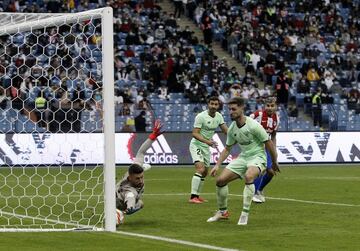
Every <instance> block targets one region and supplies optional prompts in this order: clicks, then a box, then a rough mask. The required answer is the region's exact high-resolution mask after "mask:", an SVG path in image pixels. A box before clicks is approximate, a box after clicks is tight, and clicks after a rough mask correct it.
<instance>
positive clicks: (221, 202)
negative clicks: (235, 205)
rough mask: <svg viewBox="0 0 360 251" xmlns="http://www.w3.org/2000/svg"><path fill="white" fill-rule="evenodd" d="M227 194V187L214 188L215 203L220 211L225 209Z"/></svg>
mask: <svg viewBox="0 0 360 251" xmlns="http://www.w3.org/2000/svg"><path fill="white" fill-rule="evenodd" d="M228 194H229V187H228V186H227V185H225V186H222V187H219V186H216V197H217V203H218V207H219V209H220V210H226V209H227V197H228Z"/></svg>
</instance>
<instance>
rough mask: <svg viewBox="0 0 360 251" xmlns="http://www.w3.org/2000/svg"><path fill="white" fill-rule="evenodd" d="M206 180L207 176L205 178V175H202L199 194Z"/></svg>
mask: <svg viewBox="0 0 360 251" xmlns="http://www.w3.org/2000/svg"><path fill="white" fill-rule="evenodd" d="M204 181H205V178H204V177H201V180H200V185H199V190H198V194H200V193H201V191H202V188H203V186H204Z"/></svg>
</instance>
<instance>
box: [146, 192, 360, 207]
mask: <svg viewBox="0 0 360 251" xmlns="http://www.w3.org/2000/svg"><path fill="white" fill-rule="evenodd" d="M202 194H204V195H215V193H202ZM144 195H149V196H174V195H175V196H184V195H189V194H188V193H168V194H166V193H165V194H162V193H153V194H147V193H146V194H144ZM229 195H230V196H235V197H243V196H242V195H240V194H229ZM266 199H270V200H281V201H292V202H300V203H307V204H318V205H331V206H345V207H360V205H356V204H346V203H336V202H321V201H311V200H298V199H291V198H278V197H268V196H266Z"/></svg>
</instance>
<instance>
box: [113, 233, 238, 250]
mask: <svg viewBox="0 0 360 251" xmlns="http://www.w3.org/2000/svg"><path fill="white" fill-rule="evenodd" d="M116 233H117V234H122V235H129V236H134V237H142V238H146V239H151V240H157V241H165V242H170V243H175V244H181V245H186V246H192V247H198V248H206V249H210V250H219V251H241V250H239V249H231V248H223V247H217V246H212V245H208V244H201V243H196V242H192V241H183V240H178V239H173V238H167V237H160V236H155V235H147V234H136V233H130V232H124V231H116Z"/></svg>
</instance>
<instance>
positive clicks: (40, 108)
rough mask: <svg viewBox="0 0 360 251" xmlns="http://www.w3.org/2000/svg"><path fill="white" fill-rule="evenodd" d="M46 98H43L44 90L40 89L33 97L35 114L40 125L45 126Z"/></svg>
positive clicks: (46, 119)
mask: <svg viewBox="0 0 360 251" xmlns="http://www.w3.org/2000/svg"><path fill="white" fill-rule="evenodd" d="M47 106H48V105H47V100H46V99H45V98H44V92H43V91H40V92H39V94H38V96H37V98H36V99H35V115H36V120H37V122H38V125H39V126H40V127H47V121H48V118H47V115H48V114H47Z"/></svg>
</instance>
